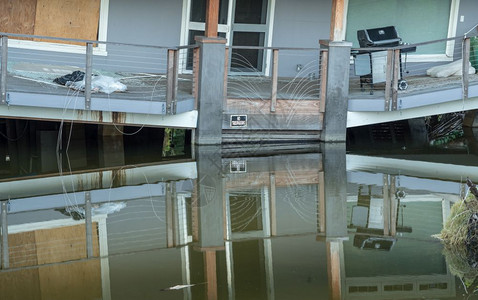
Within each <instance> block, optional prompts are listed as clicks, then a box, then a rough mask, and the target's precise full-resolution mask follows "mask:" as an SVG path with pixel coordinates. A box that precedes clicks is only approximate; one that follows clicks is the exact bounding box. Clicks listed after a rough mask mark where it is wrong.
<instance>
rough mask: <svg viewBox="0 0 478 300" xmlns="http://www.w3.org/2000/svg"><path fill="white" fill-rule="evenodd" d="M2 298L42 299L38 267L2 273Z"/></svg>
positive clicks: (0, 291) (18, 299) (0, 284)
mask: <svg viewBox="0 0 478 300" xmlns="http://www.w3.org/2000/svg"><path fill="white" fill-rule="evenodd" d="M0 287H1V288H0V299H2V300H3V299H5V300H6V299H8V300H24V299H29V300H41V295H40V280H39V276H38V269H24V270H17V271H7V272H1V273H0Z"/></svg>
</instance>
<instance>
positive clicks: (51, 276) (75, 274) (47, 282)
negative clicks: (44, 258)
mask: <svg viewBox="0 0 478 300" xmlns="http://www.w3.org/2000/svg"><path fill="white" fill-rule="evenodd" d="M39 277H40V289H41V293H40V294H41V299H51V300H54V299H69V300H76V299H78V300H83V299H102V288H101V264H100V260H99V259H94V260H88V261H81V262H75V263H71V264H70V263H68V264H57V265H51V266H45V267H41V268H40V269H39ZM25 299H27V298H25Z"/></svg>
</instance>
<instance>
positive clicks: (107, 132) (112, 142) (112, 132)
mask: <svg viewBox="0 0 478 300" xmlns="http://www.w3.org/2000/svg"><path fill="white" fill-rule="evenodd" d="M119 129H120V130H121V129H122V128H119ZM98 138H99V146H100V150H101V151H100V165H101V166H103V167H113V166H123V165H124V164H125V160H124V143H123V135H122V134H121V133H120V132H119V131H118V130H117V129H116V128H115V127H114V126H106V125H105V126H100V127H99V134H98Z"/></svg>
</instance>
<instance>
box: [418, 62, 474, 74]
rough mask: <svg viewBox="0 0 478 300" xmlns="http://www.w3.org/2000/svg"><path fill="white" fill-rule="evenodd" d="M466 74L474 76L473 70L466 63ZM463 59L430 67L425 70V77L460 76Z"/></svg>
mask: <svg viewBox="0 0 478 300" xmlns="http://www.w3.org/2000/svg"><path fill="white" fill-rule="evenodd" d="M468 66H469V68H468V74H475V71H476V70H475V68H473V67H472V66H471V63H468ZM462 70H463V59H459V60H456V61H454V62H452V63H449V64H446V65H441V66H436V67H432V68H430V69H428V70H427V75H428V76H431V77H449V76H453V75H462V73H463V72H462Z"/></svg>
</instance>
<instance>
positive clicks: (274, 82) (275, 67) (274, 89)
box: [270, 49, 279, 112]
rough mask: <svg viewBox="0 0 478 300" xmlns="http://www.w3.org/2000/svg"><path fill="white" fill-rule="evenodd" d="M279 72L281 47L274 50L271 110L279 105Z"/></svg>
mask: <svg viewBox="0 0 478 300" xmlns="http://www.w3.org/2000/svg"><path fill="white" fill-rule="evenodd" d="M278 74H279V49H274V50H272V76H271V80H272V91H271V109H270V110H271V112H275V111H276V105H277V79H278Z"/></svg>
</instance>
